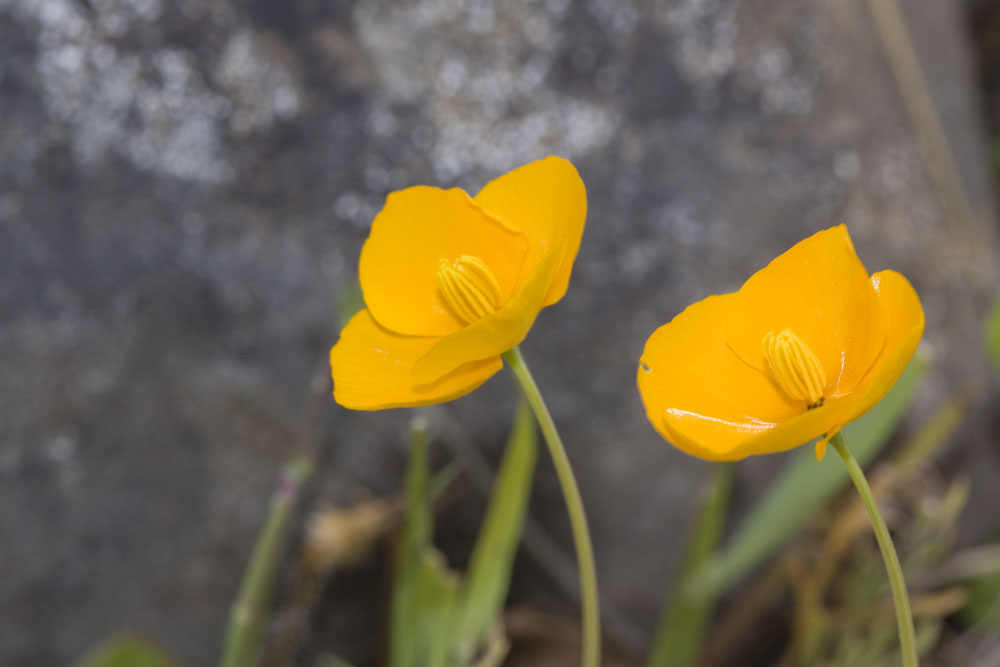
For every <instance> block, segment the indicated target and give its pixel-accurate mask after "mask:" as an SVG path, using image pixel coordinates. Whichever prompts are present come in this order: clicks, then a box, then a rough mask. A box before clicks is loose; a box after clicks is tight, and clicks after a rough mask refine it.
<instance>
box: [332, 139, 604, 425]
mask: <svg viewBox="0 0 1000 667" xmlns="http://www.w3.org/2000/svg"><path fill="white" fill-rule="evenodd" d="M586 214H587V194H586V191H585V189H584V186H583V181H581V180H580V176H579V174H577V172H576V169H575V168H574V167H573V165H572V164H570V163H569V162H567V161H566V160H564V159H562V158H558V157H548V158H545V159H544V160H539V161H537V162H532V163H530V164H527V165H524V166H523V167H519V168H518V169H515V170H514V171H511V172H509V173H507V174H505V175H503V176H501V177H500V178H497V179H496V180H494V181H491V182H490V183H488V184H487V185H486V187H484V188H483V189H482V190H481V191H480V192H479V194H477V195H476V196H475V197H470V196H469V195H468V194H466V193H465V192H464V191H462V190H460V189H458V188H454V189H451V190H442V189H440V188H433V187H427V186H417V187H411V188H407V189H405V190H400V191H398V192H393V193H391V194H390V195H389V196H388V198H387V199H386V203H385V206H384V207H383V208H382V210H381V211H380V212H379V213H378V215H377V216H375V220H374V221H373V222H372V227H371V233H370V234H369V236H368V240H367V241H366V242H365V245H364V247H363V248H362V250H361V263H360V267H359V270H358V273H359V277H360V280H361V290H362V293H363V294H364V299H365V305H366V306H367V308H366V309H365V310H362V311H361V312H360V313H358V314H357V315H355V316H354V318H353V319H351V321H350V322H348V324H347V326H346V327H344V330H343V331H342V332H341V334H340V340H339V341H338V342H337V344H336V345H335V346H334V348H333V349H332V350H331V351H330V365H331V368H332V370H333V381H334V398H335V399H336V401H337V402H338V403H340V404H341V405H343V406H345V407H349V408H354V409H356V410H379V409H382V408H393V407H404V406H416V405H428V404H430V403H440V402H442V401H448V400H451V399H453V398H458V397H459V396H462V395H464V394H467V393H469V392H470V391H472V390H473V389H475V388H476V387H478V386H479V385H481V384H482V383H483V382H485V381H486V380H487V379H489V378H490V376H492V375H493V374H494V373H496V372H497V371H498V370H500V368H501V367H502V366H503V363H502V361H501V359H500V355H501V354H502V353H504V352H506V351H508V350H510V349H512V348H514V347H515V346H516V345H517V344H518V343H520V342H521V341H522V340H523V339H524V337H525V336H526V335H527V333H528V329H530V328H531V325H532V323H533V322H534V321H535V317H536V316H537V315H538V311H540V310H541V309H542V308H544V307H545V306H549V305H552V304H553V303H555V302H557V301H559V299H561V298H562V297H563V294H565V293H566V287H567V285H568V284H569V276H570V271H571V270H572V268H573V261H574V260H575V259H576V254H577V250H579V248H580V237H581V236H582V234H583V223H584V219H585V218H586Z"/></svg>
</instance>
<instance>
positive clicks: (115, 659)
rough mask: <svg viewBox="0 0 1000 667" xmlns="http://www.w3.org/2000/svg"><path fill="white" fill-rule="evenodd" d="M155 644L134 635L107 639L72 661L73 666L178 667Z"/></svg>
mask: <svg viewBox="0 0 1000 667" xmlns="http://www.w3.org/2000/svg"><path fill="white" fill-rule="evenodd" d="M178 664H179V663H177V662H174V660H173V659H172V658H171V657H170V656H168V655H167V654H166V653H164V652H163V651H162V650H161V649H159V648H158V647H156V646H155V645H153V644H151V643H149V642H147V641H145V640H142V639H137V638H135V637H122V638H116V639H109V640H108V641H106V642H104V643H102V644H100V645H99V646H97V647H95V648H94V649H92V650H91V651H89V652H88V653H87V654H86V655H85V656H83V657H82V658H80V659H79V660H77V661H76V662H75V663H74V667H178Z"/></svg>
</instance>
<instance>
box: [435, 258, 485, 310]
mask: <svg viewBox="0 0 1000 667" xmlns="http://www.w3.org/2000/svg"><path fill="white" fill-rule="evenodd" d="M437 283H438V289H439V290H441V295H442V296H443V297H444V302H445V303H446V304H448V307H449V308H451V311H452V312H453V313H454V314H455V316H456V317H458V319H460V320H462V322H464V323H465V324H471V323H473V322H475V321H476V320H478V319H480V318H483V317H486V316H487V315H490V314H492V313H495V312H496V310H497V308H499V307H500V296H501V295H500V284H499V283H498V282H497V279H496V278H495V277H494V276H493V272H492V271H490V267H488V266H486V263H485V262H483V260H481V259H479V258H478V257H476V256H474V255H461V256H459V257H458V259H454V260H447V259H439V260H438V270H437Z"/></svg>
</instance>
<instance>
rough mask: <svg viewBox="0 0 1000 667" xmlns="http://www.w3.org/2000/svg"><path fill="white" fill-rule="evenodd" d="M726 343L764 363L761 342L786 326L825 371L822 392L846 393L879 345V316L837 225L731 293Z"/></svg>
mask: <svg viewBox="0 0 1000 667" xmlns="http://www.w3.org/2000/svg"><path fill="white" fill-rule="evenodd" d="M736 294H737V295H738V298H737V299H736V301H735V302H734V305H733V308H732V312H731V314H730V317H729V321H728V324H727V325H726V343H727V344H728V345H729V346H730V347H731V348H732V349H733V350H734V351H735V352H736V353H737V354H739V356H740V357H742V358H743V360H744V361H746V362H747V363H748V364H750V365H751V366H753V367H755V368H760V369H765V368H766V363H765V361H764V358H763V353H762V347H761V341H762V340H763V338H764V337H765V336H766V335H767V334H768V333H769V332H772V331H782V330H785V329H789V330H791V331H793V332H794V333H795V334H796V335H797V336H799V337H800V338H801V339H802V340H803V341H805V342H806V343H807V344H808V345H809V347H811V348H812V349H813V350H814V351H815V353H816V354H817V356H818V357H819V359H820V361H821V362H822V364H823V368H824V370H825V371H826V378H827V387H826V388H825V391H824V395H825V396H826V397H827V398H831V397H836V396H841V395H844V394H846V393H849V392H851V391H852V390H853V389H854V388H855V387H856V386H857V385H858V383H860V382H861V380H862V378H864V377H865V374H866V373H867V372H868V370H869V369H870V368H871V367H872V364H873V363H874V362H875V359H876V358H877V357H878V356H879V353H880V352H881V351H882V348H883V345H884V344H885V331H886V324H885V316H884V315H883V313H882V308H881V307H880V305H879V299H878V295H877V294H876V292H875V289H874V287H873V286H872V283H871V281H870V280H869V277H868V273H867V271H865V267H864V266H863V265H862V264H861V260H860V259H858V256H857V254H856V253H855V251H854V245H853V244H852V243H851V238H850V236H849V235H848V233H847V228H846V227H845V226H844V225H839V226H837V227H833V228H831V229H827V230H825V231H822V232H819V233H817V234H814V235H812V236H810V237H809V238H807V239H805V240H803V241H801V242H799V243H797V244H796V245H795V246H793V247H792V248H791V249H789V250H788V251H787V252H785V253H783V254H781V255H779V256H778V257H777V258H775V259H774V260H773V261H772V262H771V263H770V264H768V265H767V266H766V267H765V268H763V269H761V270H760V271H758V272H757V273H755V274H753V275H752V276H751V277H750V279H749V280H747V281H746V283H744V284H743V287H741V288H740V289H739V291H738V292H737V293H736Z"/></svg>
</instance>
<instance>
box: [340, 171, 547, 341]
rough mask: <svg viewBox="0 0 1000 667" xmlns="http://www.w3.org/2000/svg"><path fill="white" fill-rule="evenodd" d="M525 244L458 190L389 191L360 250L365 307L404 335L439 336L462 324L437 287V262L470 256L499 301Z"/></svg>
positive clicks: (509, 289) (518, 266) (511, 285)
mask: <svg viewBox="0 0 1000 667" xmlns="http://www.w3.org/2000/svg"><path fill="white" fill-rule="evenodd" d="M527 247H528V246H527V241H526V240H525V238H524V235H523V234H521V233H520V232H517V231H515V230H512V229H510V228H508V227H507V226H505V225H504V224H502V223H501V222H500V221H499V220H497V219H495V218H493V217H492V216H491V215H489V214H488V213H486V212H485V211H483V210H482V208H480V207H479V206H478V205H477V204H476V203H475V202H474V201H473V200H472V198H471V197H469V195H468V194H466V193H465V192H464V191H462V190H460V189H458V188H453V189H451V190H441V189H440V188H433V187H428V186H423V185H421V186H416V187H412V188H407V189H405V190H400V191H398V192H393V193H391V194H390V195H389V196H388V197H387V198H386V202H385V206H384V207H383V208H382V210H381V211H379V213H378V215H377V216H375V220H374V221H373V222H372V228H371V233H370V234H369V236H368V240H367V241H366V242H365V245H364V247H363V248H362V250H361V262H360V264H359V267H358V274H359V278H360V280H361V291H362V292H363V293H364V298H365V304H366V305H367V306H368V309H369V310H370V311H371V314H372V316H373V317H374V318H375V319H376V320H377V321H378V323H379V324H381V325H382V326H384V327H385V328H387V329H390V330H392V331H395V332H396V333H400V334H406V335H411V336H443V335H445V334H449V333H452V332H453V331H457V330H458V329H460V328H461V327H462V326H463V323H462V322H460V321H459V320H458V319H457V318H456V317H455V315H454V313H452V312H451V309H449V308H448V306H447V305H446V304H445V302H444V300H443V299H442V297H441V294H440V292H439V290H438V284H437V270H438V261H439V260H441V259H448V260H452V259H455V258H457V257H459V256H460V255H474V256H476V257H478V258H479V259H481V260H482V261H483V262H484V263H485V264H486V266H488V267H489V268H490V270H491V271H492V273H493V275H494V277H495V278H496V279H497V282H498V284H499V285H500V290H501V292H502V299H503V300H506V299H508V298H509V297H510V295H511V294H512V292H513V291H514V287H515V285H517V280H518V276H520V274H521V267H522V265H523V263H524V257H525V254H526V252H527Z"/></svg>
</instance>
